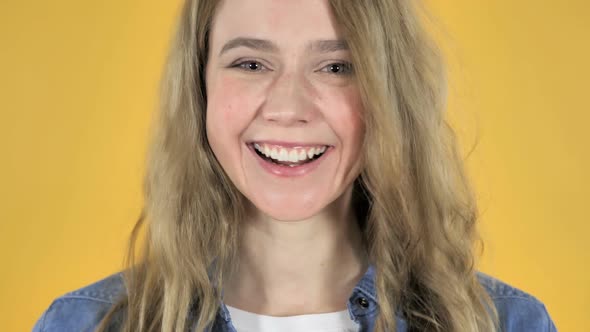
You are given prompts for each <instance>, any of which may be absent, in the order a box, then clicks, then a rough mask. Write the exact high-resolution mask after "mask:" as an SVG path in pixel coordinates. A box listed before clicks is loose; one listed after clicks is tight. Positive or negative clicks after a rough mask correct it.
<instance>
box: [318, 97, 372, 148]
mask: <svg viewBox="0 0 590 332" xmlns="http://www.w3.org/2000/svg"><path fill="white" fill-rule="evenodd" d="M327 100H328V101H329V103H330V105H328V106H327V107H325V109H326V110H327V114H326V118H327V119H328V121H329V124H330V126H331V127H332V129H333V130H334V132H335V133H336V135H337V136H338V138H339V139H340V140H341V142H342V143H343V144H344V145H345V148H346V150H348V151H351V153H353V154H355V155H356V154H358V151H357V150H359V149H360V146H361V144H362V139H363V136H364V122H363V119H362V117H363V113H364V110H363V105H362V101H361V98H360V95H359V92H358V91H357V89H356V87H354V88H353V87H350V88H346V89H342V90H340V91H339V92H338V93H337V94H333V95H332V96H331V97H330V98H329V99H327ZM352 157H353V158H355V157H356V156H352Z"/></svg>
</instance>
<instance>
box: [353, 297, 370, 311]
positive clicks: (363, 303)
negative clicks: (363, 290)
mask: <svg viewBox="0 0 590 332" xmlns="http://www.w3.org/2000/svg"><path fill="white" fill-rule="evenodd" d="M356 302H357V303H358V305H360V306H361V307H362V308H363V309H367V308H368V307H369V301H367V299H366V298H364V297H359V298H358V299H357V300H356Z"/></svg>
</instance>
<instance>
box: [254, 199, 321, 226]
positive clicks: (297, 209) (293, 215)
mask: <svg viewBox="0 0 590 332" xmlns="http://www.w3.org/2000/svg"><path fill="white" fill-rule="evenodd" d="M272 198H275V199H270V200H264V199H256V200H254V201H252V200H251V202H252V205H253V206H254V207H255V209H256V210H257V211H258V212H259V213H262V214H263V215H264V216H266V217H268V218H272V219H274V220H278V221H285V222H289V221H302V220H306V219H309V218H311V217H313V216H315V215H317V214H319V213H320V212H321V211H323V210H324V209H325V208H326V206H327V205H328V204H321V203H320V202H321V200H310V199H302V198H301V197H299V199H276V197H272Z"/></svg>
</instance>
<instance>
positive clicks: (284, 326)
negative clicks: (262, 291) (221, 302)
mask: <svg viewBox="0 0 590 332" xmlns="http://www.w3.org/2000/svg"><path fill="white" fill-rule="evenodd" d="M227 309H228V310H229V315H230V317H231V321H232V324H233V326H234V327H235V328H236V330H237V331H238V332H277V331H280V332H357V331H358V330H359V325H358V324H357V323H355V322H354V321H353V320H352V319H350V314H349V313H348V310H342V311H337V312H329V313H324V314H309V315H298V316H287V317H276V316H265V315H259V314H255V313H252V312H248V311H244V310H240V309H237V308H234V307H231V306H227Z"/></svg>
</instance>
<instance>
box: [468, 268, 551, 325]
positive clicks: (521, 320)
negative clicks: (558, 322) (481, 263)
mask: <svg viewBox="0 0 590 332" xmlns="http://www.w3.org/2000/svg"><path fill="white" fill-rule="evenodd" d="M477 278H478V280H479V282H480V284H481V285H482V286H483V288H484V289H485V290H486V291H487V293H488V294H489V295H490V297H491V299H492V301H493V302H494V305H495V306H496V310H497V311H498V317H499V320H500V327H501V330H502V331H507V332H510V331H519V332H528V331H547V332H553V331H557V329H556V327H555V324H554V323H553V321H552V319H551V317H550V316H549V313H548V312H547V308H545V305H544V304H543V303H542V302H541V301H539V300H538V299H537V298H535V297H534V296H532V295H530V294H528V293H525V292H524V291H522V290H519V289H517V288H515V287H512V286H510V285H508V284H506V283H504V282H502V281H500V280H498V279H495V278H494V277H491V276H489V275H487V274H485V273H482V272H478V273H477Z"/></svg>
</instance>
